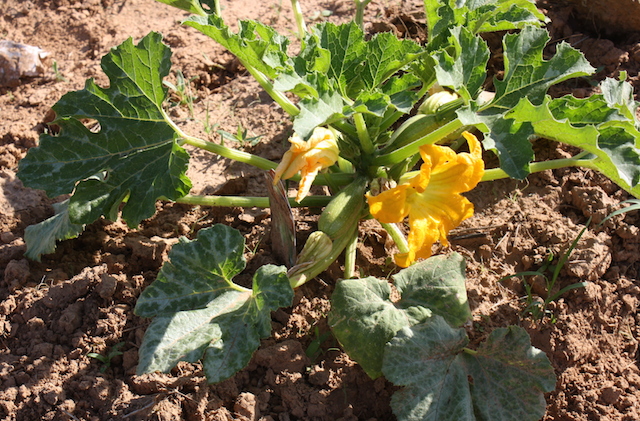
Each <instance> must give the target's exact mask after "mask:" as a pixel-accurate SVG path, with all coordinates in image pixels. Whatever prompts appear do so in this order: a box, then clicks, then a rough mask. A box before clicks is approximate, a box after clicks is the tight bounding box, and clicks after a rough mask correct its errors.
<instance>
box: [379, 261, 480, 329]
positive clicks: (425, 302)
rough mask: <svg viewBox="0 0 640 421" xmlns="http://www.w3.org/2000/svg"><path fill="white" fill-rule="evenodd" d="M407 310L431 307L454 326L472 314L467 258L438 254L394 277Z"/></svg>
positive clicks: (462, 322) (402, 303) (401, 303)
mask: <svg viewBox="0 0 640 421" xmlns="http://www.w3.org/2000/svg"><path fill="white" fill-rule="evenodd" d="M392 278H393V284H394V285H395V286H396V288H397V289H398V292H399V293H400V296H401V297H402V298H401V300H400V301H399V302H398V303H396V305H397V306H398V307H399V308H401V309H405V310H409V309H410V308H414V307H415V308H420V307H428V308H429V309H430V310H431V311H433V313H434V314H437V315H440V316H442V317H444V319H445V320H446V321H447V322H448V323H449V324H451V325H453V326H461V325H463V324H464V323H465V322H466V321H467V320H468V319H469V317H471V309H470V308H469V302H468V300H467V288H466V284H465V279H466V277H465V261H464V258H463V257H462V256H461V255H459V254H458V253H452V254H451V255H449V256H434V257H432V258H430V259H427V260H425V261H423V262H422V263H420V264H417V265H413V266H410V267H408V268H406V269H404V270H402V271H400V272H399V273H397V274H396V275H393V276H392Z"/></svg>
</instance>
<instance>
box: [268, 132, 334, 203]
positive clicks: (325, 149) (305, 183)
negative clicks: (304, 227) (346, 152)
mask: <svg viewBox="0 0 640 421" xmlns="http://www.w3.org/2000/svg"><path fill="white" fill-rule="evenodd" d="M289 142H290V143H291V147H290V148H289V150H288V151H287V152H285V154H284V155H283V156H282V160H281V161H280V164H279V165H278V167H277V168H276V173H275V176H274V183H277V182H278V181H279V180H280V179H288V178H291V177H293V176H294V175H296V174H297V173H298V172H300V173H301V181H300V187H299V189H298V194H297V198H296V200H297V201H298V202H299V201H300V200H302V199H303V198H304V196H306V195H307V194H308V193H309V189H310V188H311V185H312V184H313V180H314V179H315V177H316V175H317V174H318V172H319V171H320V170H322V169H324V168H327V167H330V166H331V165H333V164H334V163H335V162H336V161H337V160H338V156H339V154H340V150H339V149H338V144H337V142H336V139H335V136H334V135H333V132H332V131H331V130H329V129H325V128H322V127H316V129H315V130H314V131H313V134H312V135H311V138H309V140H307V141H305V140H303V139H301V138H300V137H299V136H298V135H293V136H291V137H290V138H289Z"/></svg>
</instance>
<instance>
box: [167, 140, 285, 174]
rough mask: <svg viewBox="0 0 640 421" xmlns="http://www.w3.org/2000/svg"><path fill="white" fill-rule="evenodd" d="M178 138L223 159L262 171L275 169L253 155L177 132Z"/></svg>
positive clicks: (273, 164)
mask: <svg viewBox="0 0 640 421" xmlns="http://www.w3.org/2000/svg"><path fill="white" fill-rule="evenodd" d="M179 134H180V136H181V137H182V139H184V142H185V143H187V144H189V145H191V146H195V147H196V148H200V149H204V150H205V151H209V152H213V153H215V154H218V155H220V156H223V157H225V158H229V159H233V160H234V161H238V162H243V163H245V164H249V165H253V166H254V167H258V168H260V169H263V170H272V169H275V168H276V167H277V166H278V164H276V163H275V162H273V161H269V160H268V159H265V158H262V157H259V156H257V155H253V154H250V153H247V152H243V151H239V150H237V149H233V148H228V147H226V146H223V145H218V144H217V143H213V142H208V141H206V140H202V139H199V138H197V137H193V136H189V135H187V134H184V133H183V132H182V131H179Z"/></svg>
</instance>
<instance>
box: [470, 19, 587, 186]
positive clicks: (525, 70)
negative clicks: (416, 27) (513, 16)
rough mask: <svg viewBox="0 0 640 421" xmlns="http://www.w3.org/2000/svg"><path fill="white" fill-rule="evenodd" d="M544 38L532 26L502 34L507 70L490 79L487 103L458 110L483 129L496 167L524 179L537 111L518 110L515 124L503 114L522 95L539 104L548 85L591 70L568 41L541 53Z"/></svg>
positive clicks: (544, 34) (544, 33)
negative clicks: (548, 56) (500, 76)
mask: <svg viewBox="0 0 640 421" xmlns="http://www.w3.org/2000/svg"><path fill="white" fill-rule="evenodd" d="M548 40H549V35H548V34H547V32H546V30H544V29H540V28H535V27H531V26H527V27H525V28H524V29H523V30H522V31H521V32H520V33H518V34H509V35H507V36H505V39H504V42H503V46H504V62H505V72H504V77H503V79H502V80H495V81H494V85H495V87H496V93H495V97H494V98H493V100H492V101H491V102H489V103H487V104H480V103H478V102H471V103H470V104H469V106H467V107H464V108H462V109H460V110H459V111H458V118H459V119H460V121H461V122H462V123H463V124H464V125H474V126H476V127H478V128H479V129H480V130H482V131H483V132H485V134H487V136H486V137H485V141H484V146H485V148H486V149H490V150H493V151H494V152H495V153H496V154H497V155H498V157H499V158H500V167H501V168H502V169H503V170H504V171H505V172H506V173H507V174H508V175H509V176H511V177H513V178H518V179H523V178H524V177H526V176H527V175H528V174H529V163H530V162H531V161H532V160H533V158H534V156H533V149H532V147H531V144H530V142H529V138H530V136H531V135H532V134H533V133H532V129H531V126H530V125H529V124H528V123H532V124H533V123H534V122H535V117H533V116H531V117H529V118H528V117H527V116H526V115H525V114H520V115H519V118H518V119H517V124H515V123H514V122H508V121H505V118H512V117H506V115H505V114H506V113H508V112H509V111H510V110H511V109H512V108H513V107H515V106H516V105H518V103H519V101H520V99H522V98H527V99H528V101H530V102H531V103H532V104H541V103H542V101H543V100H544V98H545V94H546V92H547V90H548V89H549V88H550V87H551V86H552V85H554V84H556V83H559V82H561V81H564V80H566V79H569V78H573V77H579V76H586V75H588V74H591V73H592V72H593V71H594V69H593V67H591V65H590V64H589V63H588V62H587V60H586V59H585V58H584V56H583V55H582V53H581V52H579V51H578V50H575V49H573V48H572V47H570V46H569V45H568V44H566V43H560V44H558V46H557V51H556V54H555V55H554V56H553V57H552V58H551V59H549V60H544V59H543V58H542V53H543V49H544V47H545V45H546V43H547V41H548ZM463 59H464V54H463Z"/></svg>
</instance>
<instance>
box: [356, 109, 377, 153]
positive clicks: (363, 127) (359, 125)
mask: <svg viewBox="0 0 640 421" xmlns="http://www.w3.org/2000/svg"><path fill="white" fill-rule="evenodd" d="M353 121H354V122H355V123H356V130H357V132H358V139H360V145H361V146H362V151H363V152H364V153H365V154H367V155H368V154H371V153H373V149H374V148H373V143H372V142H371V138H370V137H369V132H368V131H367V124H366V123H365V121H364V116H363V115H362V113H356V114H355V115H354V116H353Z"/></svg>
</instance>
